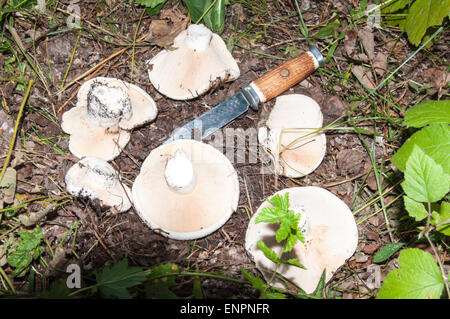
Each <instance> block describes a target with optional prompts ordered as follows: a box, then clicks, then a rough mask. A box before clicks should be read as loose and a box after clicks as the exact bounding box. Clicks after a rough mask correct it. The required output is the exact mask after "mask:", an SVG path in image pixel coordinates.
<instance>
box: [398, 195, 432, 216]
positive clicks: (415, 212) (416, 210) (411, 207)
mask: <svg viewBox="0 0 450 319" xmlns="http://www.w3.org/2000/svg"><path fill="white" fill-rule="evenodd" d="M403 201H404V203H405V208H406V211H407V212H408V214H409V216H411V217H413V218H414V219H415V220H416V221H421V220H423V219H425V218H427V216H428V212H427V210H426V209H425V207H424V206H423V204H422V203H420V202H416V201H415V200H413V199H411V198H409V197H408V196H403Z"/></svg>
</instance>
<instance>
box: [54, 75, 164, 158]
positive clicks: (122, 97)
mask: <svg viewBox="0 0 450 319" xmlns="http://www.w3.org/2000/svg"><path fill="white" fill-rule="evenodd" d="M77 99H78V100H77V105H76V106H75V107H73V108H72V109H70V110H68V111H66V112H65V113H64V114H63V117H62V123H61V127H62V129H63V131H64V132H65V133H67V134H70V140H69V150H70V151H71V152H72V154H74V155H75V156H76V157H78V158H82V157H97V158H102V159H104V160H107V161H109V160H112V159H114V158H115V157H117V156H118V155H119V154H120V152H121V151H122V150H123V148H124V147H125V146H126V145H127V143H128V142H129V140H130V132H129V131H130V130H132V129H133V128H135V127H137V126H140V125H143V124H145V123H148V122H150V121H153V120H154V119H155V118H156V115H157V112H158V111H157V107H156V104H155V102H154V101H153V99H152V98H151V97H150V96H149V95H148V94H147V93H146V92H145V91H144V90H142V89H141V88H139V87H138V86H136V85H134V84H130V83H126V82H124V81H121V80H118V79H114V78H106V77H96V78H93V79H91V80H88V81H86V82H85V83H84V84H83V85H82V86H81V87H80V90H79V91H78V93H77Z"/></svg>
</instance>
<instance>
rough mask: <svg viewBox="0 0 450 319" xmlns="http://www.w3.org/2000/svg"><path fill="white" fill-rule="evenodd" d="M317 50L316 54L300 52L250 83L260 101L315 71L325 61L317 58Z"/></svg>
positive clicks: (268, 98)
mask: <svg viewBox="0 0 450 319" xmlns="http://www.w3.org/2000/svg"><path fill="white" fill-rule="evenodd" d="M315 50H317V49H315ZM317 52H319V51H318V50H317ZM317 52H314V53H315V54H316V55H314V54H313V53H311V51H308V52H305V53H303V54H300V55H298V56H296V57H295V58H293V59H290V60H288V61H286V62H285V63H283V64H281V65H280V66H278V67H276V68H275V69H273V70H271V71H269V72H267V73H265V74H264V75H263V76H261V77H260V78H258V79H256V80H254V81H253V82H252V83H250V86H251V87H252V88H253V89H254V90H255V92H256V94H257V95H258V97H259V100H260V102H266V101H269V100H271V99H273V98H274V97H277V96H278V95H280V94H281V93H283V92H284V91H286V90H287V89H289V88H291V87H293V86H294V85H295V84H297V83H299V82H300V81H302V80H303V79H305V78H306V77H307V76H309V75H310V74H311V73H312V72H314V71H315V70H316V69H317V68H318V67H319V65H321V64H322V63H323V58H322V60H321V59H320V57H319V59H317ZM318 54H319V55H320V52H319V53H318ZM320 56H321V55H320Z"/></svg>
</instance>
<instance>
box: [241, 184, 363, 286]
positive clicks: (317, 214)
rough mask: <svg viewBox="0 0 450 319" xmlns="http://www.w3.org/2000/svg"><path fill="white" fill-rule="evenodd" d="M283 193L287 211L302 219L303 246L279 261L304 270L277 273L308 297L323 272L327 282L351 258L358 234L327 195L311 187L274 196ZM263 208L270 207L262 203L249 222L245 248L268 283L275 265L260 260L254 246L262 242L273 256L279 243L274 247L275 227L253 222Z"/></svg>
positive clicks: (285, 268) (343, 210) (350, 216)
mask: <svg viewBox="0 0 450 319" xmlns="http://www.w3.org/2000/svg"><path fill="white" fill-rule="evenodd" d="M286 192H289V203H290V209H292V210H294V211H295V213H300V214H301V216H302V218H301V219H300V222H299V223H300V224H302V225H303V226H302V231H303V233H304V237H305V243H304V244H303V243H301V242H298V243H297V244H296V245H295V246H294V248H293V250H292V251H290V252H289V253H285V254H288V255H287V256H283V258H284V259H290V258H298V260H299V261H300V263H301V264H302V265H303V266H305V268H306V269H301V268H298V267H295V266H291V265H284V264H282V265H280V266H279V267H278V269H277V272H279V273H280V274H282V275H283V276H284V277H286V278H287V279H289V280H292V282H294V283H295V284H297V285H298V286H299V287H300V288H302V289H303V290H304V291H305V292H306V293H312V292H313V291H314V289H315V288H316V286H317V284H318V283H319V280H320V276H321V274H322V272H323V270H324V269H326V281H328V280H330V279H331V277H332V275H333V273H334V272H335V271H336V270H337V269H338V268H339V267H340V266H342V265H343V264H344V263H345V261H346V260H347V259H348V258H350V257H351V256H352V255H353V254H354V252H355V250H356V246H357V244H358V230H357V227H356V223H355V219H354V217H353V214H352V212H351V211H350V209H349V208H348V207H347V205H346V204H345V203H344V202H343V201H342V200H340V199H339V198H338V197H336V196H335V195H333V194H332V193H330V192H329V191H327V190H325V189H323V188H319V187H312V186H311V187H294V188H287V189H284V190H281V191H279V192H277V193H276V194H279V195H281V196H283V195H284V194H285V193H286ZM276 194H274V195H276ZM264 207H270V204H269V203H268V202H267V201H265V202H264V203H263V204H262V205H261V206H260V207H259V209H258V211H257V212H256V213H255V214H254V215H253V216H252V218H251V220H250V223H249V225H248V229H247V233H246V237H245V248H246V250H247V251H248V253H249V254H250V256H251V257H252V258H253V260H254V262H255V264H256V267H257V268H258V269H259V270H260V271H261V272H262V273H263V275H264V276H265V278H266V279H269V278H270V277H271V274H272V271H274V269H275V263H273V262H272V261H270V260H269V259H267V258H266V257H265V256H264V254H263V252H262V251H261V250H260V249H259V248H258V247H257V242H258V241H259V240H263V241H264V243H265V244H266V245H267V246H269V247H270V248H272V249H273V250H274V251H275V252H276V253H277V254H279V253H280V252H281V249H282V243H277V241H276V239H275V233H276V229H277V227H278V226H277V225H276V224H269V223H263V222H261V223H257V224H255V218H256V217H257V216H258V215H259V214H260V213H261V211H262V209H263V208H264ZM274 284H275V286H278V287H282V285H281V282H280V281H275V282H274Z"/></svg>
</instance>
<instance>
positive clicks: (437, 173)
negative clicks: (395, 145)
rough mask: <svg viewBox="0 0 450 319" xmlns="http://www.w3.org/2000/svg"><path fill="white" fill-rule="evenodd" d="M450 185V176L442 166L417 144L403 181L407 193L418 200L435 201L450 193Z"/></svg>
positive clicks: (407, 163) (408, 162) (410, 157)
mask: <svg viewBox="0 0 450 319" xmlns="http://www.w3.org/2000/svg"><path fill="white" fill-rule="evenodd" d="M449 186H450V177H449V176H448V175H446V174H444V171H443V169H442V167H441V166H440V165H438V164H436V162H435V161H434V160H433V159H432V158H431V157H429V156H428V155H426V154H425V153H424V152H423V151H422V149H421V148H420V147H419V146H417V145H415V146H414V147H413V150H412V152H411V155H410V156H409V158H408V161H407V162H406V170H405V181H404V182H403V183H402V187H403V190H404V191H405V193H406V195H407V196H408V197H410V198H411V199H413V200H415V201H417V202H430V203H434V202H436V201H438V200H440V199H441V198H442V197H444V196H445V194H447V193H448V190H449Z"/></svg>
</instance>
